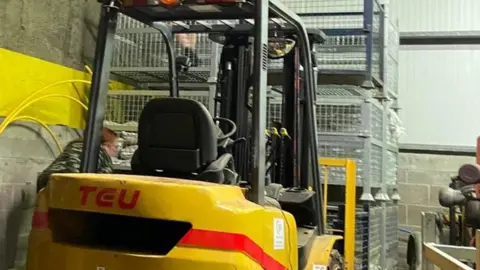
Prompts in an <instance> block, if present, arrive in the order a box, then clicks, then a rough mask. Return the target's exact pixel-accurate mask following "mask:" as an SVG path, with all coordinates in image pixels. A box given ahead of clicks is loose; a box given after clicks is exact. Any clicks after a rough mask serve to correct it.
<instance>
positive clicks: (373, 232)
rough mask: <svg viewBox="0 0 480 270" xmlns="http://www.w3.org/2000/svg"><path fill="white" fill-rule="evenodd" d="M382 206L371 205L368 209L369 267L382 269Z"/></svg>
mask: <svg viewBox="0 0 480 270" xmlns="http://www.w3.org/2000/svg"><path fill="white" fill-rule="evenodd" d="M381 215H382V207H379V206H370V207H369V211H368V217H369V223H368V226H369V227H368V228H369V232H368V239H369V249H368V269H380V268H381V267H380V265H381V256H382V251H381V249H382V244H383V243H382V241H381V238H380V235H381V230H382V220H381Z"/></svg>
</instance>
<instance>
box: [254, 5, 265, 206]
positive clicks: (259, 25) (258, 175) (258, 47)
mask: <svg viewBox="0 0 480 270" xmlns="http://www.w3.org/2000/svg"><path fill="white" fill-rule="evenodd" d="M268 6H269V1H256V2H255V42H254V56H255V57H254V59H255V60H254V65H253V66H254V70H253V76H254V80H253V93H254V95H253V105H252V107H253V117H252V118H253V119H252V120H253V121H252V122H253V127H252V137H253V164H252V167H253V168H252V181H251V183H252V198H251V199H252V201H253V202H255V203H257V204H259V205H264V203H265V202H264V200H265V198H264V196H265V195H264V193H265V140H266V139H265V134H264V130H265V126H266V123H265V122H266V119H267V108H266V105H267V62H268V59H267V56H268V52H267V49H268V44H267V43H268Z"/></svg>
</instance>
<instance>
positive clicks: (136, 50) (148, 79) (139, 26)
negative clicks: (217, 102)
mask: <svg viewBox="0 0 480 270" xmlns="http://www.w3.org/2000/svg"><path fill="white" fill-rule="evenodd" d="M196 23H198V22H182V23H181V25H185V26H186V27H188V25H192V24H196ZM176 24H177V23H172V25H176ZM179 24H180V22H179ZM115 41H116V42H115V47H114V57H113V60H112V70H111V71H112V73H113V74H116V75H118V76H121V77H123V78H128V79H130V80H131V81H134V82H136V83H140V84H148V85H155V84H161V83H166V82H168V58H167V54H166V44H165V42H164V40H163V37H162V34H161V33H160V31H158V30H157V29H155V28H153V27H150V26H148V25H145V24H143V23H141V22H139V21H136V20H134V19H132V18H130V17H127V16H124V15H120V17H119V23H118V27H117V33H116V36H115ZM174 41H175V42H174V46H175V52H176V54H177V55H184V56H188V57H189V58H190V60H191V61H192V67H191V68H190V69H189V71H188V72H186V73H180V74H179V76H178V78H179V82H183V83H206V82H208V80H209V78H211V77H212V76H215V74H216V68H217V61H218V48H219V45H218V44H217V43H214V42H212V41H211V40H210V39H209V38H208V34H206V33H202V34H182V33H180V34H176V35H174ZM212 74H213V75H212Z"/></svg>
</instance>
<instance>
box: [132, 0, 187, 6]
mask: <svg viewBox="0 0 480 270" xmlns="http://www.w3.org/2000/svg"><path fill="white" fill-rule="evenodd" d="M178 4H180V0H123V6H125V7H154V6H168V7H172V6H176V5H178Z"/></svg>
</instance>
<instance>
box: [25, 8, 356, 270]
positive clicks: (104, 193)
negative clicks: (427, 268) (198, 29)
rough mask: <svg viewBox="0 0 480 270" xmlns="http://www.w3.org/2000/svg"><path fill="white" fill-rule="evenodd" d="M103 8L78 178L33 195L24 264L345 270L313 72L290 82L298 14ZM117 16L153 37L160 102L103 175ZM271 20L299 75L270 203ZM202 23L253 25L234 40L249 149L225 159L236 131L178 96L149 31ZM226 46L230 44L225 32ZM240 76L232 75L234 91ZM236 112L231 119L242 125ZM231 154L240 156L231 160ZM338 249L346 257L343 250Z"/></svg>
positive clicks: (299, 56)
mask: <svg viewBox="0 0 480 270" xmlns="http://www.w3.org/2000/svg"><path fill="white" fill-rule="evenodd" d="M101 5H102V11H101V18H100V25H99V33H98V39H97V45H96V46H97V47H96V54H95V61H94V66H93V67H94V74H93V78H92V88H91V93H90V103H89V109H88V120H87V126H86V130H85V134H84V150H83V155H82V163H81V172H82V173H81V174H54V175H52V177H51V179H50V182H49V183H48V185H47V187H46V188H45V189H43V190H41V191H40V192H39V194H38V197H37V204H36V209H35V213H34V217H33V222H32V231H31V233H30V237H29V248H28V259H27V269H29V270H46V269H48V270H57V269H58V270H60V269H70V270H75V269H97V270H107V269H115V270H121V269H132V268H134V267H136V268H139V269H145V270H148V269H199V270H201V269H343V268H344V267H345V268H346V269H353V261H350V262H348V263H347V264H346V265H344V264H343V260H342V258H341V256H340V255H339V253H338V251H337V250H336V248H338V243H339V242H341V240H342V237H341V236H338V235H328V234H326V229H325V213H324V211H325V209H326V207H325V206H326V204H324V203H323V198H322V197H323V195H324V194H323V192H322V186H321V182H320V172H319V166H318V165H317V162H318V153H317V149H318V147H317V146H318V143H317V136H316V121H315V113H314V108H315V106H314V102H315V77H314V76H315V75H314V74H313V69H312V68H305V69H304V71H303V74H302V75H303V76H298V74H299V71H300V64H301V65H303V66H304V67H313V63H312V55H311V49H310V48H311V45H312V44H311V42H312V40H313V39H312V38H310V39H309V34H308V32H307V30H306V29H305V27H304V26H303V24H302V23H301V21H300V18H299V17H298V16H297V15H295V14H294V13H292V12H290V11H288V10H287V9H286V8H285V7H284V6H283V5H282V4H281V3H279V2H277V1H276V0H269V1H249V0H224V1H222V0H183V1H181V0H124V1H114V0H106V1H102V2H101ZM119 12H122V13H124V14H126V15H128V16H131V17H133V18H135V19H137V20H139V21H142V22H144V23H146V24H148V25H151V26H153V27H155V28H157V29H158V30H159V31H160V32H161V33H162V34H163V35H164V37H165V40H166V41H167V53H168V55H169V60H170V69H169V72H170V98H163V99H154V100H151V101H150V102H149V103H148V104H147V105H146V106H145V108H144V109H143V111H142V114H141V117H140V122H139V128H138V135H139V139H138V140H139V147H138V150H137V152H136V153H135V155H134V159H133V160H132V174H111V175H106V174H104V175H102V174H95V170H96V167H97V161H98V159H97V157H98V154H99V149H100V148H99V146H100V134H101V133H100V131H101V129H102V126H103V119H104V115H105V104H106V96H107V89H108V80H109V62H110V61H111V54H112V45H113V44H112V43H113V38H114V34H115V28H116V21H117V16H118V13H119ZM269 17H276V18H281V19H283V20H284V21H285V22H287V23H288V25H289V27H290V28H285V27H284V26H278V27H280V28H282V29H283V30H284V31H285V32H288V31H287V30H288V29H290V30H289V31H291V32H290V33H289V34H288V37H291V38H293V39H295V42H296V46H294V49H293V53H291V54H288V55H290V57H291V59H288V58H285V59H286V60H285V61H287V63H288V61H290V65H288V66H289V67H294V68H295V69H296V70H295V72H293V73H292V74H293V75H292V76H291V77H290V82H291V86H292V87H291V89H290V90H294V91H289V92H285V95H286V96H287V95H292V96H294V95H298V94H299V93H300V92H301V94H302V97H303V103H302V104H300V102H299V99H298V98H290V99H286V100H288V102H287V103H286V106H287V107H290V109H293V110H294V111H296V112H297V113H298V114H296V115H295V114H294V113H291V114H294V115H295V116H294V117H291V115H287V114H286V118H287V119H286V120H287V123H286V125H296V128H293V129H294V130H295V131H294V132H295V134H294V135H293V137H292V144H291V145H290V146H289V151H290V152H292V151H296V152H297V153H296V154H297V156H298V158H299V161H294V158H293V157H292V156H293V155H286V156H288V157H289V158H287V159H286V160H287V161H289V162H288V163H289V165H288V166H286V167H285V169H284V170H283V171H282V173H281V174H283V176H284V177H283V178H279V179H283V180H278V179H277V180H274V182H277V183H279V184H281V185H285V188H282V189H281V190H279V192H278V193H277V196H274V197H275V198H274V199H276V200H274V201H276V202H277V203H271V201H272V200H271V198H270V199H267V200H266V196H265V178H266V169H265V156H266V150H265V149H266V137H265V133H264V130H265V127H266V123H265V119H266V109H267V108H266V99H267V98H266V88H267V57H268V48H269V42H268V41H269V40H268V36H269V26H270V25H269V20H268V19H269ZM205 19H219V20H220V19H242V20H243V19H254V20H255V24H254V25H250V27H248V26H246V25H242V26H241V27H239V32H243V33H244V34H245V35H243V37H242V38H246V37H247V36H248V35H253V36H254V40H253V52H252V57H253V59H254V60H253V63H254V65H253V70H252V72H251V76H250V77H249V78H248V79H249V80H250V83H251V85H252V86H253V91H252V93H251V94H252V99H253V101H252V102H251V106H250V107H249V110H250V111H251V123H247V124H245V122H243V123H242V125H241V126H239V127H240V132H243V133H242V134H244V135H246V136H248V139H249V144H243V145H241V146H236V145H234V146H233V152H234V153H233V154H232V153H231V152H229V151H223V152H220V151H219V150H222V149H223V150H228V149H226V146H225V145H230V146H231V144H224V143H220V142H223V141H225V140H228V139H230V141H231V142H232V141H233V142H235V141H237V140H238V138H239V136H240V137H241V136H242V134H239V136H237V138H235V137H234V134H235V133H236V132H237V131H238V127H237V125H236V123H235V121H232V120H230V119H229V118H227V117H219V118H217V120H219V121H220V122H223V123H226V125H225V126H227V127H228V128H229V129H228V130H227V131H226V132H225V133H226V134H224V135H221V136H220V138H219V136H218V133H217V126H216V124H215V122H214V119H213V118H212V117H211V116H210V114H209V112H208V111H207V110H206V108H205V107H204V106H203V105H202V104H200V103H198V102H196V101H192V100H187V99H182V98H179V97H178V81H177V74H176V72H177V69H176V65H175V62H176V61H175V57H174V53H173V50H172V47H173V46H172V37H171V33H169V28H168V27H167V25H166V24H161V23H158V22H159V21H182V20H205ZM204 27H205V28H206V29H211V31H212V32H214V30H215V28H214V27H213V26H212V27H209V26H207V25H204ZM206 29H202V31H205V30H206ZM270 30H271V29H270ZM192 31H195V30H192ZM217 32H218V30H217ZM313 36H315V35H313ZM310 37H312V35H310ZM237 38H238V36H237ZM225 40H230V41H231V39H229V37H227V36H226V39H225ZM230 41H228V42H230ZM277 43H278V40H277ZM277 45H278V44H277ZM237 48H238V46H237ZM292 61H293V62H292ZM222 63H223V64H225V61H223V62H222ZM222 63H221V64H222ZM177 65H178V61H177ZM244 66H245V65H244ZM221 70H222V69H221ZM239 73H240V72H239V71H238V70H237V71H236V73H235V74H237V75H236V76H237V80H236V81H237V86H238V83H239V81H238V78H239V77H238V74H239ZM300 78H301V79H302V82H301V83H300ZM230 79H231V78H230ZM237 88H238V87H237ZM301 89H303V91H301ZM225 90H228V89H226V88H223V89H222V91H225ZM236 90H239V89H236ZM242 90H246V87H244V89H242ZM288 90H289V89H285V90H284V91H288ZM295 91H297V92H295ZM223 95H225V94H223ZM297 97H298V96H297ZM237 103H238V100H237ZM220 107H221V108H223V109H221V111H222V113H221V115H223V116H229V117H232V113H230V115H228V111H230V112H233V109H231V108H230V109H229V107H228V106H227V105H225V103H224V104H222V105H221V106H220ZM235 111H236V113H237V115H236V116H235V117H233V118H234V119H235V120H236V121H239V117H245V115H243V116H241V113H238V112H239V110H235ZM289 117H290V118H289ZM243 119H244V120H245V118H243ZM289 119H290V120H289ZM247 122H248V121H247ZM299 122H303V123H305V124H304V125H298V123H299ZM247 128H249V129H250V130H249V131H248V132H247V131H246V130H245V129H247ZM224 129H225V128H224ZM242 129H244V130H242ZM230 137H231V138H230ZM294 144H296V145H294ZM297 147H299V149H297ZM241 148H243V150H242V151H243V152H244V153H243V156H242V155H239V154H237V153H235V152H240V151H239V150H238V149H241ZM245 153H247V154H246V155H245ZM235 158H243V161H244V162H245V163H244V164H243V165H242V166H243V167H249V168H250V169H249V170H248V169H247V170H245V169H243V170H242V169H240V173H239V174H237V173H230V172H235V171H236V168H235V167H234V166H232V164H235V161H234V159H235ZM250 158H251V161H250ZM245 160H249V162H247V161H245ZM325 163H335V164H336V162H331V161H330V162H325ZM337 163H338V162H337ZM347 163H348V162H347ZM237 164H238V162H237ZM240 164H241V163H240ZM335 164H333V165H335ZM327 165H328V164H327ZM337 165H338V164H337ZM340 166H341V165H340ZM248 171H249V172H248ZM285 171H288V172H289V174H288V173H287V174H286V175H285ZM238 175H240V177H239V176H238ZM285 176H288V178H287V177H285ZM347 178H350V179H352V178H353V179H355V166H349V167H348V172H347ZM243 180H246V181H247V182H248V186H247V187H246V188H243V189H242V188H241V187H240V186H239V183H240V182H242V181H243ZM350 184H353V186H354V185H355V183H354V182H353V183H352V182H351V181H350ZM347 189H348V187H347ZM353 190H354V189H353ZM353 197H355V196H353ZM246 198H248V200H247V199H246ZM282 209H284V210H282ZM350 229H351V227H350ZM344 252H345V254H346V253H348V252H349V253H350V255H349V256H351V254H353V250H352V249H350V250H347V248H345V250H344Z"/></svg>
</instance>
